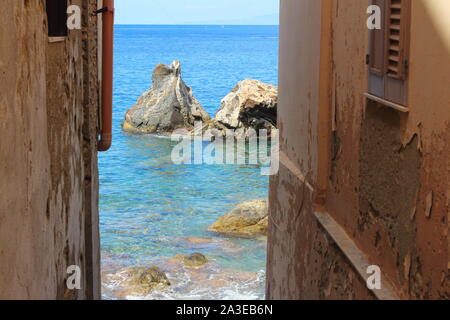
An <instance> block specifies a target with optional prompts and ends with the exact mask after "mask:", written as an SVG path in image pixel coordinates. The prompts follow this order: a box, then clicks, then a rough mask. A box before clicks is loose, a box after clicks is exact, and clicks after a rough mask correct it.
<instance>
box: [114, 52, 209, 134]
mask: <svg viewBox="0 0 450 320" xmlns="http://www.w3.org/2000/svg"><path fill="white" fill-rule="evenodd" d="M152 82H153V85H152V88H151V89H150V90H148V91H147V92H145V93H144V94H143V95H142V96H141V97H140V98H139V99H138V101H137V103H136V105H135V106H134V107H132V108H131V109H129V110H128V111H127V113H126V115H125V121H124V123H123V125H122V128H123V130H125V131H128V132H131V133H158V134H169V133H172V131H174V130H176V129H181V128H186V129H188V130H189V129H192V128H193V125H194V122H195V121H202V122H207V121H209V120H210V119H211V118H210V116H209V115H208V113H207V112H206V111H205V109H204V108H203V106H202V105H201V104H200V102H199V101H198V100H197V99H196V98H195V97H194V95H193V93H192V89H191V88H190V87H188V86H187V85H186V84H185V82H184V81H183V79H182V78H181V65H180V62H179V61H174V62H173V63H172V65H170V66H167V65H164V64H159V65H158V66H156V68H155V69H154V70H153V76H152Z"/></svg>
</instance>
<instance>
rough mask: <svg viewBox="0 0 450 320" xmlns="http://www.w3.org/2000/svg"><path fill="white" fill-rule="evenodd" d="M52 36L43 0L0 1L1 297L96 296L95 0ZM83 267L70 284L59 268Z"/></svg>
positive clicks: (77, 297) (97, 292) (97, 296)
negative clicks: (74, 26) (76, 23)
mask: <svg viewBox="0 0 450 320" xmlns="http://www.w3.org/2000/svg"><path fill="white" fill-rule="evenodd" d="M71 3H72V4H77V5H80V6H81V7H82V10H83V30H73V31H70V34H69V37H68V38H67V39H66V40H65V41H63V42H56V43H49V42H48V38H47V31H46V29H47V27H46V14H45V1H44V0H19V1H18V0H6V1H4V2H3V3H2V6H1V7H0V14H1V16H2V17H3V18H2V20H1V21H0V24H1V26H0V34H1V36H0V41H1V48H0V91H1V96H0V114H1V122H0V133H1V136H2V139H1V140H0V159H1V162H0V163H1V165H0V176H1V177H2V181H1V183H0V288H1V290H0V298H6V299H18V298H20V299H30V298H32V299H55V298H58V299H62V298H64V299H86V298H99V294H100V286H99V282H98V281H99V280H98V279H99V275H98V274H99V254H98V249H99V243H98V242H99V240H98V229H97V228H98V222H97V219H98V209H97V203H98V173H97V154H96V135H97V127H98V124H97V108H98V94H97V91H98V86H97V66H96V57H97V51H96V50H97V49H96V38H95V37H96V34H97V32H96V21H95V20H96V18H93V17H90V16H89V15H87V14H86V13H87V12H88V10H89V11H92V10H93V9H94V8H95V7H96V4H95V1H93V0H92V1H81V0H78V1H71ZM70 265H78V266H80V267H81V270H82V289H81V290H74V291H71V290H68V289H67V287H66V284H65V280H66V279H67V276H68V275H67V273H66V268H67V267H68V266H70Z"/></svg>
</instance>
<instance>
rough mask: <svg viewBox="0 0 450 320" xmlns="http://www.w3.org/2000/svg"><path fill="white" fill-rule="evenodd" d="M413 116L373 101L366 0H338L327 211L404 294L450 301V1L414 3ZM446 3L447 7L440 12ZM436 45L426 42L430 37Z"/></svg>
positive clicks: (410, 94)
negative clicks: (448, 86) (448, 85)
mask: <svg viewBox="0 0 450 320" xmlns="http://www.w3.org/2000/svg"><path fill="white" fill-rule="evenodd" d="M412 4H413V6H412V19H411V23H412V27H411V53H410V73H409V75H408V104H407V107H408V108H409V113H406V114H405V113H401V112H399V111H396V110H393V109H390V108H386V107H383V106H381V105H379V104H377V103H372V102H366V101H365V99H364V98H363V93H364V92H366V91H367V89H366V83H367V82H366V79H367V78H366V68H367V67H366V65H365V63H364V59H355V57H364V53H365V52H367V38H366V37H367V32H361V33H360V34H358V33H355V32H354V30H357V29H358V26H359V29H360V30H363V28H364V27H363V26H364V25H365V19H366V17H367V15H365V9H366V3H364V2H362V1H357V0H345V1H335V5H334V9H333V10H334V13H333V21H332V25H333V56H332V59H333V65H334V70H333V78H334V84H333V92H332V96H333V103H332V108H334V111H335V112H334V113H335V114H336V118H335V131H334V132H333V134H332V136H333V157H332V159H331V171H330V181H329V188H328V193H327V199H326V208H327V210H328V212H329V213H330V214H331V215H332V216H333V217H334V218H335V219H336V220H337V221H338V222H339V224H340V225H341V226H342V227H343V228H344V229H345V230H346V231H347V233H348V234H349V235H350V236H351V237H352V238H353V240H354V241H355V243H356V244H357V245H358V247H359V248H360V249H361V250H362V251H363V252H364V253H365V254H366V255H367V257H368V259H369V261H370V262H371V263H373V264H375V265H378V266H380V267H381V270H382V272H383V276H385V277H387V278H388V280H389V281H391V283H392V284H393V286H394V288H395V290H396V291H397V294H398V295H399V296H400V297H401V298H405V299H408V298H412V299H433V298H434V299H440V298H441V299H442V298H448V294H449V292H450V287H449V282H448V261H449V252H448V240H449V239H448V212H449V211H448V190H449V181H450V179H449V178H450V176H449V174H450V172H449V159H450V148H449V144H448V141H449V134H450V130H449V128H450V126H449V123H450V113H449V110H450V109H449V108H450V93H449V91H448V90H447V89H446V88H445V85H443V84H444V83H448V81H449V80H450V70H449V69H448V68H441V67H440V66H442V65H443V64H445V65H448V64H449V63H450V37H449V34H448V29H449V27H450V24H449V22H448V19H447V20H445V19H444V18H443V17H442V16H441V15H445V14H448V13H449V12H450V4H449V3H448V2H445V1H441V0H439V1H437V2H433V1H432V0H431V1H430V0H424V1H413V2H412ZM437 8H439V9H437ZM425 42H426V43H427V45H426V46H423V43H425Z"/></svg>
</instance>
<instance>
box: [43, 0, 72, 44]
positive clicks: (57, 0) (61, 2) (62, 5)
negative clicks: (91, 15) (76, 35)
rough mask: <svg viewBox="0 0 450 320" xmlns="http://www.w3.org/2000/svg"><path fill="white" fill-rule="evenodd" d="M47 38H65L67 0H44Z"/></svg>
mask: <svg viewBox="0 0 450 320" xmlns="http://www.w3.org/2000/svg"><path fill="white" fill-rule="evenodd" d="M45 3H46V8H47V21H48V36H49V37H65V36H67V0H46V1H45Z"/></svg>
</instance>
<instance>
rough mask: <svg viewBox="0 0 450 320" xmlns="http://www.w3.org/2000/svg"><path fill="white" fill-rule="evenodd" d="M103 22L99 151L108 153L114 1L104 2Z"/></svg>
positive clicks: (110, 127)
mask: <svg viewBox="0 0 450 320" xmlns="http://www.w3.org/2000/svg"><path fill="white" fill-rule="evenodd" d="M102 21H103V22H102V24H103V28H102V37H103V39H102V110H101V119H102V120H101V128H100V130H101V132H100V141H99V142H98V151H108V150H109V148H110V147H111V144H112V93H113V49H114V0H103V9H102Z"/></svg>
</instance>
